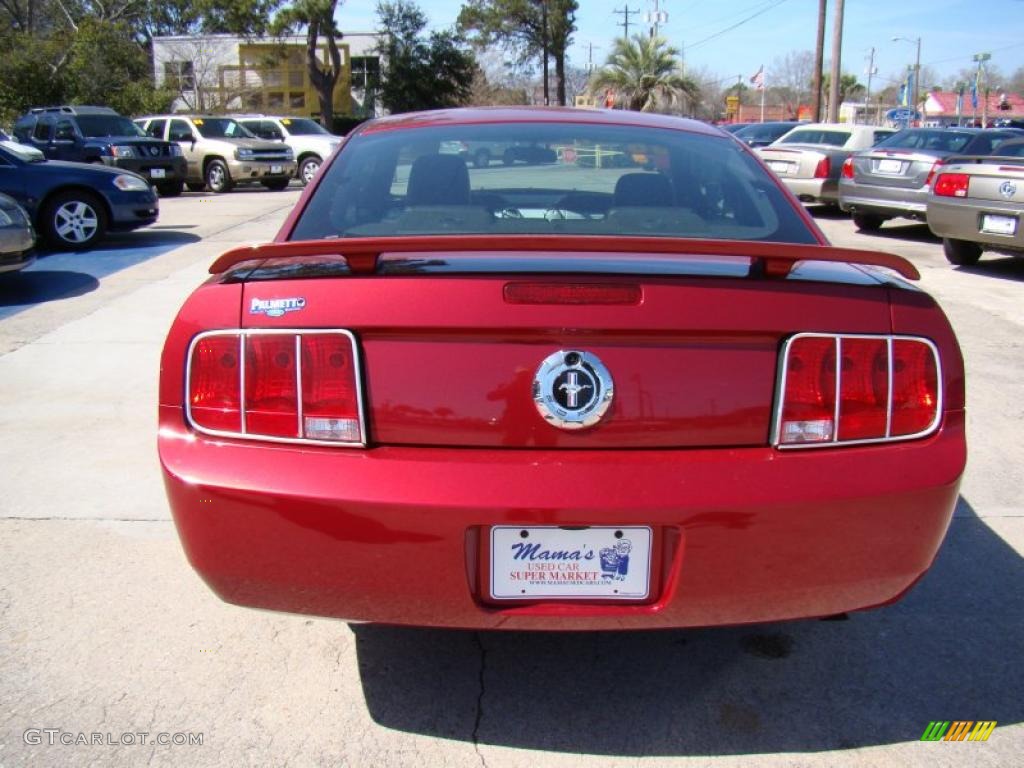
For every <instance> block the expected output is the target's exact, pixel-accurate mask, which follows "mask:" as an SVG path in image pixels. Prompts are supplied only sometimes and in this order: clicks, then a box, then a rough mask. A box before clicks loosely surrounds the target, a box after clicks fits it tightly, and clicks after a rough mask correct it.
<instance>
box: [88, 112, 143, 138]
mask: <svg viewBox="0 0 1024 768" xmlns="http://www.w3.org/2000/svg"><path fill="white" fill-rule="evenodd" d="M78 128H79V130H81V131H82V135H83V136H94V137H98V136H145V135H146V134H144V133H143V132H142V131H141V130H139V127H138V126H137V125H136V124H135V123H133V122H132V121H131V120H129V119H128V118H127V117H121V116H120V115H79V116H78Z"/></svg>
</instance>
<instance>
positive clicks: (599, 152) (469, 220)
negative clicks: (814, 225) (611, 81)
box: [293, 123, 816, 243]
mask: <svg viewBox="0 0 1024 768" xmlns="http://www.w3.org/2000/svg"><path fill="white" fill-rule="evenodd" d="M482 152H485V153H486V154H487V157H488V158H490V159H493V162H492V161H491V160H490V159H489V160H488V161H487V162H486V163H482V164H480V165H478V164H477V163H476V162H475V158H477V157H478V156H479V155H480V153H482ZM411 234H495V235H500V234H578V235H604V236H609V235H649V236H655V237H699V238H705V237H707V238H719V239H746V240H770V241H776V242H802V243H811V242H816V240H815V238H814V235H813V233H812V232H811V231H810V230H809V229H808V227H807V225H806V224H805V223H804V222H803V220H802V219H801V218H800V216H799V215H798V213H797V212H796V210H795V209H794V207H793V205H792V204H791V203H790V202H789V201H788V200H787V199H786V197H785V196H784V194H783V193H782V192H781V190H780V189H779V185H778V183H777V182H776V181H774V179H773V178H772V177H771V176H770V174H768V173H767V172H766V171H765V170H764V169H763V168H762V167H761V166H760V164H759V163H758V162H757V161H756V160H754V159H753V158H751V157H750V156H749V154H748V152H747V151H745V150H744V148H743V147H742V146H741V145H740V144H738V143H737V142H735V141H732V140H731V139H728V138H726V137H724V136H707V135H703V134H694V133H689V132H686V131H676V130H665V129H646V128H637V127H622V126H604V125H590V124H572V123H550V124H545V123H530V124H515V125H499V124H485V125H463V126H443V127H424V128H416V129H411V130H400V131H396V130H381V131H374V132H367V133H359V134H357V135H356V136H355V137H353V138H352V139H350V140H349V142H348V143H347V144H346V146H345V150H344V151H343V152H342V153H341V155H340V156H339V159H338V161H336V162H335V163H334V164H333V165H332V166H331V167H330V169H329V171H328V172H327V174H326V176H325V177H324V179H323V180H322V181H321V183H320V185H319V186H318V188H317V190H316V194H314V195H313V197H312V198H311V200H310V202H309V204H308V205H307V207H306V209H305V210H304V211H303V213H302V216H301V217H300V219H299V221H298V223H297V225H296V228H295V230H294V233H293V238H294V239H319V238H324V237H338V236H340V237H361V236H394V235H411Z"/></svg>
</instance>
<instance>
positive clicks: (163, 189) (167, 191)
mask: <svg viewBox="0 0 1024 768" xmlns="http://www.w3.org/2000/svg"><path fill="white" fill-rule="evenodd" d="M184 188H185V183H184V182H182V181H175V182H173V183H171V184H158V185H157V188H156V191H157V192H159V193H160V197H177V196H178V195H180V194H181V192H182V190H183V189H184Z"/></svg>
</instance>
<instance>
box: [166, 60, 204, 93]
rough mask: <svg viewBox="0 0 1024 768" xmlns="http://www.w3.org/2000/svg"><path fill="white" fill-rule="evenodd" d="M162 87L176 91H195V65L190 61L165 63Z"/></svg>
mask: <svg viewBox="0 0 1024 768" xmlns="http://www.w3.org/2000/svg"><path fill="white" fill-rule="evenodd" d="M164 85H166V86H167V87H169V88H173V89H174V90H176V91H194V90H195V89H196V71H195V65H194V64H193V62H191V61H165V62H164Z"/></svg>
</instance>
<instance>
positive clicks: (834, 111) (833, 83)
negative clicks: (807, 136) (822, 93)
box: [828, 0, 844, 123]
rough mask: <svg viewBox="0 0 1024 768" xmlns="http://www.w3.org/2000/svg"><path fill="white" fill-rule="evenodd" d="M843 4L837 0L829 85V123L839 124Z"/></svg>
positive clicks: (833, 25) (842, 0)
mask: <svg viewBox="0 0 1024 768" xmlns="http://www.w3.org/2000/svg"><path fill="white" fill-rule="evenodd" d="M843 3H844V0H836V15H835V18H834V19H833V20H832V74H831V77H830V79H829V84H828V122H830V123H838V122H839V80H840V78H841V77H842V72H843V68H842V61H841V59H842V55H843Z"/></svg>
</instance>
